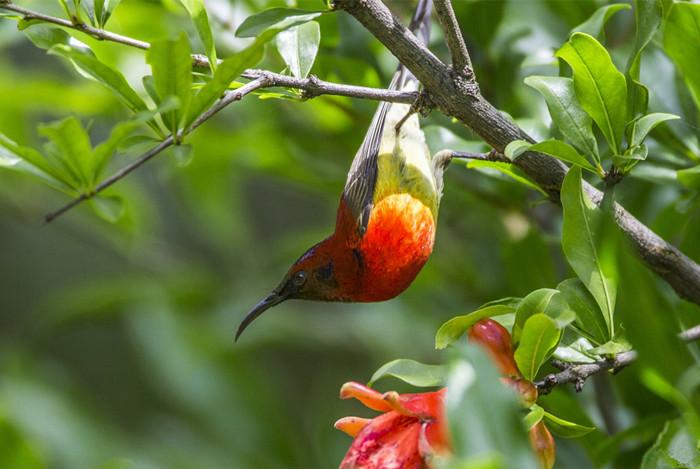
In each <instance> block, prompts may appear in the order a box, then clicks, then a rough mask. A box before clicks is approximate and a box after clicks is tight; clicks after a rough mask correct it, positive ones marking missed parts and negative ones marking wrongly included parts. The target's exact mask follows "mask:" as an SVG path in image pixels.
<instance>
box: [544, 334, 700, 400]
mask: <svg viewBox="0 0 700 469" xmlns="http://www.w3.org/2000/svg"><path fill="white" fill-rule="evenodd" d="M678 337H679V338H680V339H681V340H683V341H684V342H693V341H696V340H700V325H697V326H694V327H692V328H690V329H687V330H685V331H683V332H681V333H680V334H678ZM636 359H637V352H635V351H634V350H630V351H628V352H622V353H618V354H617V355H615V356H614V357H612V358H609V359H606V360H599V361H597V362H594V363H567V362H557V363H558V364H559V366H560V367H562V368H563V371H560V372H559V373H552V374H548V375H547V376H545V377H544V378H543V379H542V380H541V381H538V382H536V383H535V386H537V391H538V393H539V394H540V395H542V394H549V393H550V392H551V391H552V389H554V387H555V386H558V385H560V384H566V383H574V387H575V389H576V391H577V392H578V391H581V390H582V389H583V385H584V383H585V382H586V379H588V378H589V377H590V376H593V375H595V374H596V373H600V372H601V371H607V370H611V371H612V372H613V373H617V372H618V371H620V370H622V369H623V368H625V367H626V366H628V365H630V364H631V363H633V362H634V361H635V360H636Z"/></svg>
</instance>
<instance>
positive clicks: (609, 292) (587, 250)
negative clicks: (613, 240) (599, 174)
mask: <svg viewBox="0 0 700 469" xmlns="http://www.w3.org/2000/svg"><path fill="white" fill-rule="evenodd" d="M561 201H562V206H563V207H564V226H563V230H562V247H563V249H564V254H565V255H566V258H567V260H568V261H569V264H570V265H571V267H572V268H573V269H574V272H576V275H577V276H578V277H579V279H581V282H583V284H584V285H585V286H586V288H587V289H588V291H590V292H591V294H592V295H593V297H594V298H595V300H596V302H597V303H598V306H599V307H600V309H601V311H602V312H603V317H604V318H605V323H606V325H607V329H608V334H609V335H608V336H609V337H612V336H613V335H614V322H613V313H614V311H615V295H616V285H615V280H614V274H613V273H612V272H606V271H605V266H604V262H603V259H602V258H601V252H600V251H601V250H600V245H599V244H600V233H598V232H597V230H599V228H600V227H601V223H602V214H601V213H602V212H600V209H598V208H597V207H595V205H594V204H593V202H591V201H590V199H589V198H588V196H587V195H586V194H585V193H584V192H583V186H582V184H581V170H580V169H579V168H576V167H574V168H572V169H571V170H569V172H568V174H567V175H566V177H565V178H564V183H563V184H562V189H561Z"/></svg>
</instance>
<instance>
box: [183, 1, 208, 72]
mask: <svg viewBox="0 0 700 469" xmlns="http://www.w3.org/2000/svg"><path fill="white" fill-rule="evenodd" d="M180 3H181V4H182V5H183V6H184V7H185V9H186V10H187V12H188V13H189V14H190V17H191V18H192V22H193V23H194V25H195V27H196V28H197V34H198V35H199V39H200V40H201V41H202V44H203V45H204V50H205V52H206V54H207V58H208V59H209V67H210V68H211V69H212V70H214V69H215V68H216V61H217V59H216V45H215V44H214V37H213V36H212V33H211V27H210V26H209V16H208V15H207V9H206V8H205V7H204V0H180Z"/></svg>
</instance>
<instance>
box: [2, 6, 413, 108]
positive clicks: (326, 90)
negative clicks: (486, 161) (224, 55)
mask: <svg viewBox="0 0 700 469" xmlns="http://www.w3.org/2000/svg"><path fill="white" fill-rule="evenodd" d="M0 8H2V9H5V10H10V11H14V12H16V13H19V14H21V15H22V18H24V19H25V20H27V21H31V20H37V21H43V22H45V23H51V24H55V25H58V26H63V27H65V28H69V29H73V30H75V31H79V32H81V33H85V34H87V35H89V36H92V37H94V38H96V39H100V40H105V41H111V42H115V43H118V44H122V45H126V46H130V47H135V48H137V49H142V50H147V49H148V48H150V47H151V44H149V43H148V42H144V41H140V40H138V39H134V38H132V37H128V36H123V35H121V34H115V33H112V32H109V31H106V30H104V29H99V28H94V27H92V26H90V25H88V24H85V23H74V22H72V21H69V20H66V19H63V18H58V17H55V16H49V15H45V14H43V13H39V12H37V11H33V10H29V9H27V8H24V7H21V6H19V5H15V4H14V3H2V1H0ZM219 63H221V60H219ZM192 64H193V66H194V67H197V68H206V69H209V59H207V57H206V56H204V55H202V54H192ZM263 74H264V75H265V76H266V80H267V81H268V82H270V84H269V85H268V86H267V87H272V86H280V87H285V88H294V89H299V90H303V91H304V92H305V93H304V97H305V98H307V99H310V98H315V97H317V96H323V95H334V96H347V97H350V98H361V99H374V100H378V101H387V102H392V103H404V104H411V103H413V102H415V101H416V99H418V93H417V92H412V91H409V92H406V91H398V90H385V89H380V88H368V87H365V86H354V85H341V84H337V83H331V82H328V81H323V80H319V79H318V78H317V77H315V76H310V77H309V78H294V77H290V76H287V75H282V74H279V73H273V72H269V71H266V70H246V71H245V72H243V74H242V76H243V77H244V78H248V79H250V80H254V79H256V78H259V77H261V76H262V75H263Z"/></svg>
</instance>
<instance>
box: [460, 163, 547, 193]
mask: <svg viewBox="0 0 700 469" xmlns="http://www.w3.org/2000/svg"><path fill="white" fill-rule="evenodd" d="M467 168H470V169H478V170H483V172H484V173H486V174H490V175H493V172H494V171H496V172H497V173H500V174H505V175H506V176H508V177H510V178H512V179H514V180H516V181H518V182H519V183H521V184H524V185H525V186H527V187H529V188H530V189H535V190H536V191H538V192H539V193H541V194H543V195H547V193H546V192H545V191H544V190H542V188H540V186H538V185H537V183H535V182H534V181H533V180H532V179H530V178H529V177H528V176H527V175H526V174H525V173H524V172H522V171H521V170H520V168H518V167H517V166H513V165H512V164H510V163H504V162H501V161H481V160H471V161H469V162H468V163H467Z"/></svg>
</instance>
